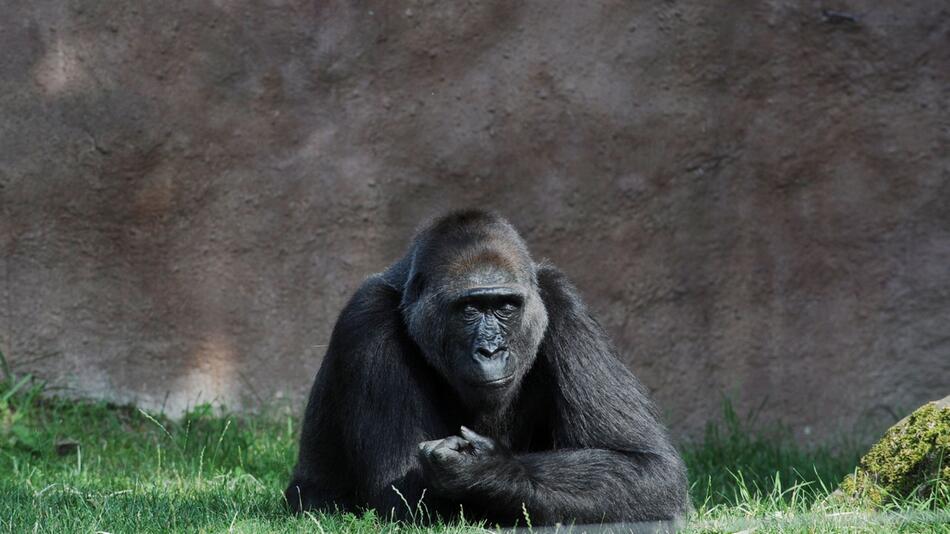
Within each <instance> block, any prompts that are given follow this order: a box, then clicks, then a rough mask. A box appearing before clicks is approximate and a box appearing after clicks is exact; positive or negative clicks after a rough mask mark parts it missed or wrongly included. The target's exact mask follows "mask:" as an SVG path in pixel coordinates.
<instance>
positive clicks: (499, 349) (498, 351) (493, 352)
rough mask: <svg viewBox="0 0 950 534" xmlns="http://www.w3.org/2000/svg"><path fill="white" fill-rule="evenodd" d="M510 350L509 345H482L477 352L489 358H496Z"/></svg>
mask: <svg viewBox="0 0 950 534" xmlns="http://www.w3.org/2000/svg"><path fill="white" fill-rule="evenodd" d="M506 352H508V347H505V346H490V345H489V346H480V347H478V348H476V349H475V354H477V355H478V356H481V357H482V358H485V359H487V360H492V359H495V358H497V357H499V356H503V355H504V353H506Z"/></svg>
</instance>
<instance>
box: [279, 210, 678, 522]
mask: <svg viewBox="0 0 950 534" xmlns="http://www.w3.org/2000/svg"><path fill="white" fill-rule="evenodd" d="M486 286H490V287H496V286H499V287H504V288H512V291H513V292H514V294H516V295H522V296H523V299H521V300H516V301H515V303H516V304H517V308H514V307H513V306H511V305H506V306H507V307H505V308H503V310H505V311H503V312H500V311H498V310H499V309H501V308H500V307H501V306H502V303H500V302H497V299H496V300H488V301H482V300H477V301H476V305H475V306H474V307H472V308H469V307H463V304H464V303H465V302H468V301H467V300H464V299H467V298H470V297H469V296H468V295H470V292H471V291H472V288H476V289H478V288H483V287H486ZM478 290H480V289H478ZM505 291H507V290H505ZM475 298H479V299H480V298H483V297H481V296H476V297H475ZM491 298H495V297H491ZM505 298H506V299H507V298H508V297H505ZM512 309H516V310H517V311H516V312H512V311H511V310H512ZM460 310H467V311H465V312H464V313H467V314H468V315H464V314H463V311H460ZM473 310H474V311H473ZM459 314H463V316H460V315H459ZM509 316H510V317H509ZM460 317H462V318H460ZM473 340H474V341H473ZM489 342H492V343H494V345H491V346H490V347H489V349H490V350H486V349H485V348H484V347H486V346H488V345H486V343H489ZM473 343H474V345H473ZM479 348H480V350H476V349H479ZM493 351H494V352H497V354H492V353H493ZM497 376H508V377H512V378H511V382H510V384H508V385H504V386H498V387H485V386H483V385H481V383H480V382H479V380H481V379H482V378H495V377H497ZM473 383H474V384H476V385H475V386H472V385H471V384H473ZM463 425H464V427H468V428H464V427H463ZM424 489H425V491H426V493H425V497H424V499H422V496H423V490H424ZM397 490H398V492H397ZM285 496H286V498H287V502H288V504H289V505H290V506H291V508H292V509H294V510H295V511H300V510H309V509H327V510H333V509H335V508H336V509H340V510H359V509H362V508H374V509H376V510H377V511H378V512H379V513H380V514H382V515H384V516H386V517H390V516H393V517H395V518H410V517H414V516H415V513H416V505H417V504H418V502H419V501H420V499H422V503H423V505H424V509H425V510H426V511H427V512H428V513H429V515H430V516H434V515H438V516H441V517H443V518H451V517H454V516H457V514H458V513H459V512H460V510H462V511H463V513H464V515H465V517H466V518H468V519H487V520H488V521H489V522H491V523H501V524H513V523H516V522H518V521H519V520H522V518H523V517H524V513H525V511H527V514H528V516H529V517H530V519H531V521H532V523H533V524H535V525H541V524H551V523H555V522H563V523H571V522H576V523H598V522H618V521H643V520H665V519H676V518H679V517H681V516H682V515H683V514H684V512H685V510H686V506H687V495H686V476H685V469H684V467H683V463H682V460H681V459H680V457H679V455H678V454H677V452H676V450H675V449H674V448H673V446H672V445H671V443H670V441H669V438H668V437H667V435H666V432H665V430H664V429H663V427H662V425H661V424H660V423H659V421H658V418H657V415H656V413H655V410H654V408H653V405H652V403H651V401H650V400H649V399H648V398H647V395H646V393H645V392H644V390H643V387H642V386H641V385H640V383H639V382H638V381H637V379H636V378H635V377H634V376H633V375H632V374H631V373H630V371H628V370H627V368H626V367H625V366H624V365H623V364H622V363H620V361H619V360H618V359H617V356H616V354H615V351H614V349H613V347H612V345H611V343H610V341H609V339H608V338H607V336H606V334H605V333H604V331H603V329H602V328H601V327H600V325H598V324H597V322H596V321H595V320H594V319H593V318H592V317H591V316H590V314H589V313H588V312H587V309H586V307H585V306H584V304H583V302H582V301H581V299H580V296H579V295H578V293H577V290H576V289H575V288H574V286H573V285H571V283H570V282H569V281H568V280H567V279H566V278H565V277H564V276H563V275H562V274H561V273H560V272H559V271H557V270H556V269H555V268H553V267H551V266H547V265H538V264H535V263H534V262H533V261H532V260H531V258H530V256H529V255H528V252H527V249H526V247H525V245H524V243H523V241H522V240H521V238H520V237H519V236H518V234H517V232H516V231H515V230H514V229H513V228H512V227H511V226H510V225H509V224H508V223H507V222H505V221H504V220H503V219H501V218H500V217H498V216H496V215H493V214H489V213H484V212H480V211H469V212H459V213H453V214H450V215H447V216H445V217H443V218H441V219H439V220H437V221H435V222H434V223H432V224H431V225H430V226H428V227H427V228H426V229H424V230H423V231H422V232H420V233H419V235H417V237H416V238H415V240H414V241H413V244H412V246H411V248H410V250H409V252H408V254H407V255H406V256H405V257H404V258H403V259H402V260H400V261H399V262H397V263H396V264H394V265H393V266H392V267H390V269H389V270H387V271H386V272H385V273H382V274H378V275H375V276H373V277H370V278H369V279H368V280H367V281H366V282H365V283H364V284H363V286H362V287H361V288H360V289H359V290H358V291H357V292H356V294H355V295H354V297H353V298H352V300H351V301H350V302H349V304H348V305H347V306H346V308H345V309H344V310H343V312H342V313H341V314H340V317H339V319H338V321H337V324H336V326H335V327H334V329H333V334H332V337H331V339H330V346H329V348H328V350H327V354H326V357H325V358H324V361H323V365H322V367H321V368H320V371H319V373H318V374H317V378H316V381H315V383H314V385H313V389H312V390H311V393H310V399H309V402H308V404H307V409H306V414H305V415H304V420H303V431H302V434H301V439H300V455H299V460H298V463H297V466H296V468H295V470H294V474H293V479H292V481H291V483H290V485H289V486H288V488H287V491H286V493H285ZM404 501H405V502H404ZM406 503H408V506H407V504H406ZM422 509H423V508H422V507H420V508H419V510H422Z"/></svg>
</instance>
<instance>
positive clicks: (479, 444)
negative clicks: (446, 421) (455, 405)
mask: <svg viewBox="0 0 950 534" xmlns="http://www.w3.org/2000/svg"><path fill="white" fill-rule="evenodd" d="M461 432H462V437H463V438H465V439H466V440H467V441H468V442H470V443H471V444H472V445H473V446H475V448H476V449H482V450H491V449H494V448H495V442H494V441H492V439H491V438H486V437H485V436H483V435H481V434H479V433H477V432H475V431H474V430H472V429H470V428H468V427H466V426H462V428H461Z"/></svg>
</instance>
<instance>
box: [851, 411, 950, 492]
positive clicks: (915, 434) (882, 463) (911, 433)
mask: <svg viewBox="0 0 950 534" xmlns="http://www.w3.org/2000/svg"><path fill="white" fill-rule="evenodd" d="M841 490H842V492H843V493H844V494H845V495H848V496H851V497H854V498H858V499H861V500H865V501H869V502H870V503H871V504H874V505H883V504H886V503H887V502H889V501H892V500H901V499H907V498H914V499H930V498H933V499H934V505H935V506H938V507H939V506H947V505H950V397H945V398H943V399H941V400H939V401H935V402H929V403H927V404H925V405H923V406H921V407H920V408H918V409H917V410H916V411H914V413H912V414H910V415H909V416H907V417H905V418H904V419H902V420H901V421H900V422H898V423H897V424H896V425H894V426H893V427H891V428H890V429H889V430H888V431H887V432H886V433H885V434H884V437H883V438H881V441H879V442H878V443H877V444H875V445H874V446H873V447H871V450H869V451H868V453H867V454H866V455H864V457H863V458H861V462H860V463H859V464H858V468H857V470H856V471H855V473H854V474H851V475H848V476H847V477H846V478H845V479H844V481H843V482H842V483H841Z"/></svg>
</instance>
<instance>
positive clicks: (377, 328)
mask: <svg viewBox="0 0 950 534" xmlns="http://www.w3.org/2000/svg"><path fill="white" fill-rule="evenodd" d="M400 297H401V294H400V291H399V290H397V289H396V288H395V287H393V285H392V284H390V283H389V282H387V280H386V279H385V278H384V277H383V276H382V275H381V274H375V275H373V276H370V277H369V278H367V279H366V280H365V281H364V282H363V283H362V285H360V287H359V289H357V290H356V292H355V293H354V294H353V296H352V297H351V298H350V301H349V302H348V303H347V304H346V306H345V307H344V308H343V311H342V312H340V316H339V318H338V319H337V323H336V326H335V327H334V335H337V336H339V337H341V338H343V339H341V340H343V341H346V342H347V344H350V343H352V344H357V345H358V344H361V343H365V342H367V341H369V340H372V339H378V338H379V335H380V334H383V335H385V334H390V335H395V334H397V333H398V332H397V331H398V330H399V328H400V326H401V320H400V317H401V316H400V312H399V300H400ZM369 332H372V333H373V334H374V335H373V336H367V333H369Z"/></svg>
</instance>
